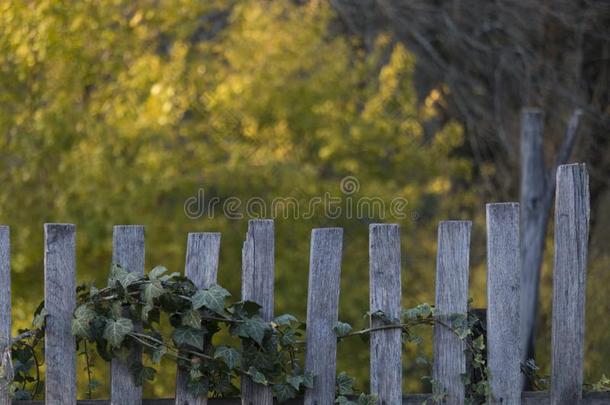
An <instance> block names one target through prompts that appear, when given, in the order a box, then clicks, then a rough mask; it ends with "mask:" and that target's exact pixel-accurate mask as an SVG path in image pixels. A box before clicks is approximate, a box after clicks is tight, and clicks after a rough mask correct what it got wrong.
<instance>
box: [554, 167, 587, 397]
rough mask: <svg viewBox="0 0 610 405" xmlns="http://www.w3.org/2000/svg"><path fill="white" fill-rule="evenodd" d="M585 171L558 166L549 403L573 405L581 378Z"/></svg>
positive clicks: (584, 268)
mask: <svg viewBox="0 0 610 405" xmlns="http://www.w3.org/2000/svg"><path fill="white" fill-rule="evenodd" d="M589 215H590V213H589V175H588V174H587V168H586V166H585V165H584V164H571V165H562V166H560V167H559V169H558V170H557V190H556V200H555V261H554V274H553V330H552V338H551V340H552V347H553V348H552V353H551V404H553V405H560V404H562V405H563V404H565V405H568V404H577V403H578V401H579V400H580V397H581V392H582V382H583V357H584V354H583V350H584V335H585V293H586V291H585V290H586V268H587V245H588V239H589Z"/></svg>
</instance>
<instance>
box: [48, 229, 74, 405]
mask: <svg viewBox="0 0 610 405" xmlns="http://www.w3.org/2000/svg"><path fill="white" fill-rule="evenodd" d="M75 306H76V227H75V226H74V225H71V224H45V226H44V308H45V310H46V312H47V318H46V320H47V324H46V329H45V364H46V369H45V370H46V375H45V399H46V402H47V403H48V404H62V405H63V404H65V405H70V404H74V405H75V404H76V341H75V339H74V336H73V335H72V314H73V312H74V308H75Z"/></svg>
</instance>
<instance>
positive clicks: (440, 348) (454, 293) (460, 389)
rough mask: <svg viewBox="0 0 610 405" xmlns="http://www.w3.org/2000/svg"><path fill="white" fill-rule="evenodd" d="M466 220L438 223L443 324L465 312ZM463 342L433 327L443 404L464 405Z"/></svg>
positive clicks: (439, 307) (436, 374) (436, 372)
mask: <svg viewBox="0 0 610 405" xmlns="http://www.w3.org/2000/svg"><path fill="white" fill-rule="evenodd" d="M471 228H472V222H470V221H442V222H441V223H440V224H439V227H438V252H437V256H436V309H437V310H438V312H439V317H440V319H441V320H442V321H443V322H444V323H445V324H450V323H451V317H452V316H454V315H456V314H459V315H462V316H465V315H466V313H467V311H468V273H469V259H470V257H469V256H470V229H471ZM464 349H465V347H464V342H462V340H460V339H459V337H457V336H456V335H455V333H454V332H453V331H451V330H449V329H447V328H446V327H444V326H441V325H435V327H434V368H433V377H434V380H435V381H437V382H438V384H439V386H438V387H435V389H438V390H441V389H442V390H444V391H445V392H446V394H447V398H446V399H447V402H448V403H451V404H456V405H460V404H463V403H464V384H463V383H462V379H461V376H460V375H461V374H462V373H465V372H466V356H465V355H464Z"/></svg>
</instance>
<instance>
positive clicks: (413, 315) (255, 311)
mask: <svg viewBox="0 0 610 405" xmlns="http://www.w3.org/2000/svg"><path fill="white" fill-rule="evenodd" d="M259 310H260V306H259V305H258V304H256V303H255V302H252V301H231V300H230V294H229V292H228V291H227V290H225V289H224V288H222V287H221V286H219V285H217V284H213V285H211V286H210V287H209V288H205V289H199V288H197V287H196V286H195V284H194V283H193V282H192V281H191V280H190V279H188V278H187V277H184V276H182V275H181V274H179V273H171V274H170V273H168V271H167V269H166V268H165V267H161V266H158V267H155V268H154V269H152V270H151V271H150V272H149V273H148V274H146V275H144V276H138V275H136V274H134V273H130V272H129V271H127V270H126V269H124V268H121V267H120V266H118V265H113V267H112V270H111V273H110V277H109V278H108V283H107V285H106V286H105V287H103V288H96V287H95V286H93V285H91V286H84V285H82V286H79V287H78V288H77V307H76V310H75V311H74V317H73V321H72V333H73V335H74V336H75V338H76V344H77V350H78V351H79V353H80V354H82V355H83V356H85V359H86V361H85V364H86V366H85V369H86V376H87V382H88V383H87V393H86V395H87V397H89V398H91V397H92V396H93V392H94V391H95V389H96V388H97V386H98V384H99V383H97V382H96V381H95V380H93V379H92V377H91V376H92V373H91V368H92V367H93V363H92V362H91V361H90V358H91V356H92V355H93V353H94V352H96V353H97V355H99V356H100V357H101V358H102V359H104V360H106V361H111V360H112V359H122V360H123V361H127V362H129V368H130V370H131V372H132V374H133V377H134V380H135V382H136V383H137V384H139V385H141V384H143V383H144V382H145V381H147V380H150V381H152V380H154V379H155V375H156V373H157V370H158V366H159V364H160V362H161V360H162V359H163V358H167V359H171V360H173V361H175V362H176V363H177V365H178V366H179V367H180V368H181V369H182V370H184V371H185V372H186V373H187V375H188V383H187V387H188V390H189V391H191V392H192V393H193V394H195V395H206V394H207V395H210V396H212V397H223V396H231V395H238V394H239V389H238V387H237V385H236V382H238V381H239V378H241V377H244V376H247V377H248V378H251V379H252V380H253V381H254V382H255V383H257V384H262V385H265V386H269V387H270V388H271V389H272V391H273V393H274V395H275V396H276V397H277V399H278V400H279V401H280V402H282V401H285V400H288V399H291V398H294V397H296V396H298V395H302V394H303V393H304V390H305V389H307V388H312V387H313V385H314V384H315V376H314V375H313V374H312V373H310V372H308V371H306V370H305V367H304V365H303V361H302V359H303V353H304V348H305V331H306V325H305V323H303V322H301V321H299V320H298V319H297V318H296V317H295V316H293V315H291V314H283V315H280V316H277V317H275V318H274V319H273V320H271V321H265V320H264V319H263V318H262V317H261V315H260V311H259ZM45 317H46V313H45V310H44V308H43V307H42V305H41V306H39V308H38V309H37V311H36V313H35V318H34V321H33V327H32V329H28V330H21V331H19V332H20V335H19V336H17V337H16V338H15V339H13V341H12V342H11V345H10V346H9V349H10V352H7V353H10V356H7V355H6V353H5V356H4V357H5V358H7V359H8V361H3V365H2V370H1V371H2V376H3V377H4V378H5V380H10V381H11V382H10V385H9V389H10V391H11V393H12V394H13V396H14V398H15V399H32V398H39V397H41V396H42V391H43V390H42V389H41V387H42V384H43V381H42V375H41V372H40V367H41V365H42V359H41V356H40V354H39V351H40V347H39V345H40V344H41V343H42V342H43V340H44V339H43V337H44V328H45ZM367 318H368V319H369V327H367V328H363V329H359V330H354V329H353V328H352V326H351V325H349V324H347V323H344V322H337V324H336V325H335V327H334V330H335V332H336V334H337V339H338V340H339V341H340V342H341V341H344V340H346V339H350V338H354V337H361V338H364V339H368V337H369V336H370V334H371V333H374V332H376V331H380V330H387V329H400V331H401V334H402V338H403V342H405V343H408V342H414V343H418V344H419V343H421V342H422V338H421V337H420V336H419V335H418V334H417V333H416V328H417V327H419V326H426V325H427V326H433V325H437V326H438V327H446V328H448V329H450V330H452V331H453V332H454V333H455V334H456V335H457V336H458V337H459V338H460V339H462V340H463V341H464V342H465V347H466V350H467V352H468V357H469V359H470V361H469V364H470V369H469V370H468V372H467V373H466V374H464V376H463V377H464V384H465V386H466V392H467V396H468V400H469V402H470V403H484V402H485V401H486V398H487V397H488V396H489V395H490V391H489V384H488V381H487V369H486V364H485V355H484V350H485V343H484V342H485V340H484V335H483V334H482V333H480V325H479V321H478V319H477V318H476V317H474V316H472V315H453V316H450V317H443V318H441V317H439V316H438V314H437V313H436V311H435V309H434V307H433V306H431V305H429V304H422V305H419V306H417V307H414V308H410V309H407V310H404V311H403V313H402V315H401V316H400V318H398V319H394V318H391V317H389V316H388V315H387V314H385V313H383V312H380V311H377V312H374V313H368V314H367ZM166 319H167V320H168V323H169V327H168V326H165V320H166ZM372 320H375V321H376V322H374V323H373V322H371V321H372ZM373 324H374V326H370V325H373ZM221 333H222V334H223V336H224V337H223V338H222V339H218V338H217V339H215V338H214V336H215V335H217V334H221ZM217 340H218V341H221V344H216V341H217ZM131 350H140V351H141V352H142V353H143V356H142V358H141V359H138V358H134V357H133V356H129V355H128V354H129V353H130V351H131ZM11 360H12V361H11ZM432 385H433V387H434V394H433V395H432V397H431V399H430V400H431V401H433V402H440V401H442V400H443V398H444V397H445V392H444V391H443V389H442V387H439V386H438V384H437V383H436V382H434V381H432ZM336 395H337V396H336V402H337V403H339V404H342V405H351V404H354V405H356V404H357V405H366V404H375V403H376V398H375V397H374V396H373V395H368V394H365V393H360V392H357V391H356V390H355V389H354V379H353V378H352V377H350V376H349V375H347V374H346V373H345V372H341V373H339V374H338V376H337V380H336Z"/></svg>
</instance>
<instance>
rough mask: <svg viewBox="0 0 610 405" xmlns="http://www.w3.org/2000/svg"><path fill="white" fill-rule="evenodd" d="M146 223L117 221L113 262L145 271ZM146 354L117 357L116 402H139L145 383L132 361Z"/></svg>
mask: <svg viewBox="0 0 610 405" xmlns="http://www.w3.org/2000/svg"><path fill="white" fill-rule="evenodd" d="M144 253H145V252H144V227H143V226H141V225H117V226H115V227H114V229H113V234H112V262H113V263H115V264H118V265H120V266H121V267H123V268H124V269H126V270H127V271H129V272H132V273H136V274H138V275H143V274H144ZM141 356H142V354H141V352H140V351H139V350H134V351H133V353H131V355H130V357H129V359H128V360H127V361H126V362H125V361H122V360H119V359H113V360H112V364H111V369H110V385H111V386H110V398H111V402H112V405H139V404H140V403H141V402H142V387H138V386H137V385H136V384H135V382H134V380H133V376H132V374H131V372H130V371H129V364H130V363H131V362H133V361H135V360H137V359H139V358H141Z"/></svg>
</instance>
